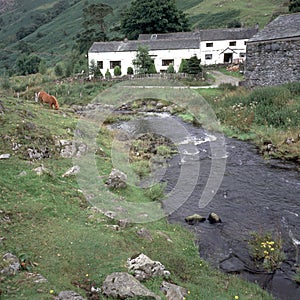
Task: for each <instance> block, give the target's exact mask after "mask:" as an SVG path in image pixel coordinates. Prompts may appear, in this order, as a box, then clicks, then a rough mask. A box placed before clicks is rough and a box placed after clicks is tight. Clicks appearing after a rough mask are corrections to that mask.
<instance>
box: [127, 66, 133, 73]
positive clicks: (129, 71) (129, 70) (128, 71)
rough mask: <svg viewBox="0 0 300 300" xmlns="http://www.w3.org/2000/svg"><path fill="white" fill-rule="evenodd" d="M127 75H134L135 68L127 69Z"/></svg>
mask: <svg viewBox="0 0 300 300" xmlns="http://www.w3.org/2000/svg"><path fill="white" fill-rule="evenodd" d="M127 75H133V68H132V67H128V68H127Z"/></svg>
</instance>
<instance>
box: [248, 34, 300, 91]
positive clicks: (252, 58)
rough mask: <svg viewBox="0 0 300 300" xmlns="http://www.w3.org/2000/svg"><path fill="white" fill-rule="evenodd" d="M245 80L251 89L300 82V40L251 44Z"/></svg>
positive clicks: (249, 45)
mask: <svg viewBox="0 0 300 300" xmlns="http://www.w3.org/2000/svg"><path fill="white" fill-rule="evenodd" d="M245 80H246V85H247V86H249V87H253V86H269V85H279V84H282V83H287V82H293V81H300V39H298V40H288V41H286V40H285V41H272V42H253V43H249V44H248V45H247V59H246V69H245Z"/></svg>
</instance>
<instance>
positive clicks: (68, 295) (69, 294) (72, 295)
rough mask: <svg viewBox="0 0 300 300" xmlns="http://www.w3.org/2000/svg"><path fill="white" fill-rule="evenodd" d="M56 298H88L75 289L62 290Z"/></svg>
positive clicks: (68, 299) (64, 299) (77, 299)
mask: <svg viewBox="0 0 300 300" xmlns="http://www.w3.org/2000/svg"><path fill="white" fill-rule="evenodd" d="M56 300H86V298H83V297H82V296H81V295H79V294H78V293H76V292H73V291H62V292H60V293H59V294H58V297H57V298H56Z"/></svg>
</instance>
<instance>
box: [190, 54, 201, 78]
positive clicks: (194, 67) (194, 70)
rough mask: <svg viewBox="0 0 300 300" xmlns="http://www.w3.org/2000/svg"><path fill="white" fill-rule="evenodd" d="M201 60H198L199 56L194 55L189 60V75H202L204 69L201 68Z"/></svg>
mask: <svg viewBox="0 0 300 300" xmlns="http://www.w3.org/2000/svg"><path fill="white" fill-rule="evenodd" d="M200 62H201V59H198V57H197V55H193V56H192V57H191V58H190V59H189V60H188V73H189V74H192V75H197V74H199V73H201V71H202V68H201V66H200Z"/></svg>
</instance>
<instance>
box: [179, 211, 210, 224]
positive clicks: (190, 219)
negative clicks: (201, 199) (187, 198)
mask: <svg viewBox="0 0 300 300" xmlns="http://www.w3.org/2000/svg"><path fill="white" fill-rule="evenodd" d="M184 220H185V222H187V223H188V224H190V225H195V224H197V223H201V222H204V221H205V220H206V218H204V217H202V216H200V215H198V214H193V215H191V216H188V217H185V219H184Z"/></svg>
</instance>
